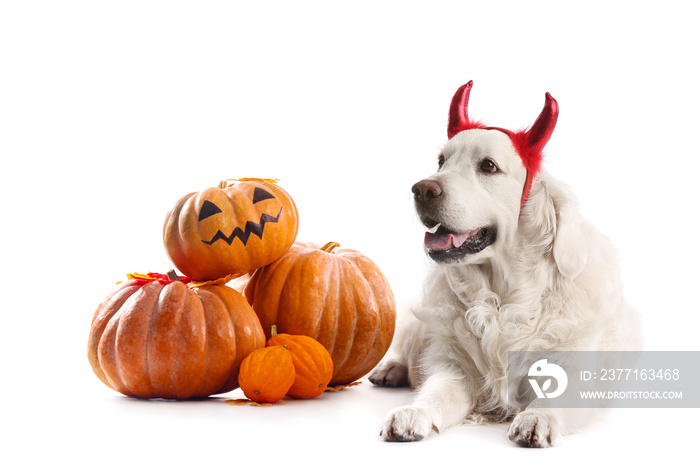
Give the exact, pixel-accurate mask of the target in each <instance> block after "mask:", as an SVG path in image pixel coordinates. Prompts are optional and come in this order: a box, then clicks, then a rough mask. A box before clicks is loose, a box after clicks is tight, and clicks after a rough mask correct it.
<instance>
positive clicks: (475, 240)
mask: <svg viewBox="0 0 700 466" xmlns="http://www.w3.org/2000/svg"><path fill="white" fill-rule="evenodd" d="M494 241H496V230H495V229H493V228H479V229H476V230H472V231H467V232H455V231H451V230H448V229H447V228H445V227H444V226H442V225H440V224H438V225H436V226H434V227H433V228H431V229H430V231H428V232H426V233H425V247H426V249H427V250H428V255H429V256H430V257H431V259H433V260H434V261H437V262H452V261H456V260H459V259H461V258H462V257H464V256H466V255H467V254H476V253H478V252H481V251H483V250H484V249H486V248H487V247H488V246H490V245H492V244H493V242H494Z"/></svg>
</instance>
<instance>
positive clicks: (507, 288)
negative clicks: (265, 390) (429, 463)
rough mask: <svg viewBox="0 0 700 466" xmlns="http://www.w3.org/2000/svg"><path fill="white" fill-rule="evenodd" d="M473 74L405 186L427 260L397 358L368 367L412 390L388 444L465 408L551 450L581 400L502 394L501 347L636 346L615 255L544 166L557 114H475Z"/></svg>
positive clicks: (571, 425)
mask: <svg viewBox="0 0 700 466" xmlns="http://www.w3.org/2000/svg"><path fill="white" fill-rule="evenodd" d="M471 84H472V83H471V82H470V83H468V84H466V85H464V86H462V87H461V88H460V89H459V90H458V91H457V93H456V94H455V97H454V98H453V101H452V106H451V108H450V118H449V126H448V136H449V137H450V140H449V142H448V143H447V144H446V146H445V147H444V149H443V150H442V153H441V154H440V156H439V162H438V165H439V169H438V171H437V173H436V174H434V175H433V176H430V177H429V178H426V179H425V180H422V181H420V182H418V183H416V184H415V185H414V186H413V193H414V196H415V203H416V210H417V212H418V214H419V216H420V219H421V221H422V222H423V223H424V224H425V226H426V227H427V228H429V231H428V233H426V237H425V248H426V251H427V254H428V255H429V256H430V258H432V259H433V262H434V265H433V267H432V270H431V272H430V274H429V276H428V280H427V283H426V289H425V294H424V297H423V300H422V303H421V305H420V306H418V307H417V308H416V309H413V314H414V315H415V318H411V320H410V322H409V323H408V324H407V325H406V326H405V327H404V328H403V330H402V331H401V332H400V333H397V340H396V345H395V349H396V350H398V352H399V354H400V358H399V359H397V360H388V361H385V362H383V363H382V364H381V365H379V366H378V367H377V368H376V369H375V370H374V371H373V372H372V373H371V374H370V377H369V379H370V381H371V382H372V383H374V384H376V385H380V386H410V387H414V388H416V396H415V400H414V402H413V404H411V405H409V406H404V407H400V408H397V409H395V410H394V411H392V412H391V413H389V415H388V416H387V417H386V418H385V420H384V422H383V426H382V430H381V435H382V437H383V438H384V439H385V440H388V441H415V440H420V439H422V438H424V437H426V436H427V435H429V434H430V433H431V431H434V432H440V431H443V430H444V429H447V428H449V427H451V426H454V425H458V424H460V423H461V422H463V421H464V420H465V419H466V418H467V417H468V416H476V417H479V416H480V417H482V418H484V419H489V420H498V421H505V420H510V419H512V423H511V425H510V428H509V430H508V436H509V438H510V439H511V440H513V441H514V442H516V443H517V444H519V445H522V446H530V447H547V446H550V445H552V442H553V441H555V440H556V437H557V436H558V435H559V434H564V433H569V432H571V431H573V430H574V429H576V428H577V427H578V424H579V422H578V421H580V420H581V419H580V418H581V417H582V416H581V414H582V411H584V410H580V409H579V410H576V409H571V410H564V409H553V410H545V409H526V410H519V409H515V408H513V407H511V406H509V404H508V388H507V379H506V370H507V363H508V352H509V351H568V350H571V351H594V350H601V351H602V350H636V349H639V348H640V346H641V333H640V325H639V317H638V315H637V313H636V312H635V311H634V310H632V309H631V308H629V307H628V305H627V303H626V302H625V299H624V297H623V295H622V285H621V280H620V275H619V271H618V267H617V265H616V257H615V252H614V250H613V248H612V246H611V244H610V242H609V241H608V239H607V238H605V237H604V236H602V235H601V234H600V233H599V232H598V231H597V230H596V229H595V228H594V227H592V226H591V225H590V224H588V223H587V222H586V221H585V220H584V219H583V218H582V217H581V215H580V214H579V211H578V208H577V203H576V200H575V198H574V197H573V195H572V194H571V192H570V191H569V189H568V188H567V187H566V186H565V185H564V184H562V183H561V182H559V181H558V180H556V179H554V178H553V177H552V176H550V175H549V174H547V173H546V172H545V171H544V170H542V169H541V167H540V163H541V157H542V149H543V148H544V145H545V144H546V143H547V141H548V140H549V137H550V135H551V133H552V131H553V129H554V126H555V124H556V120H557V116H558V105H557V103H556V101H555V100H554V99H553V98H551V96H550V95H549V94H547V95H546V102H545V108H544V110H543V111H542V113H541V114H540V116H539V117H538V119H537V121H536V122H535V124H534V125H533V126H532V127H531V128H530V130H528V131H521V132H511V131H508V130H505V129H503V128H495V127H485V126H484V125H482V124H481V123H478V122H474V121H471V120H470V119H469V117H468V114H467V103H468V99H469V92H470V90H471Z"/></svg>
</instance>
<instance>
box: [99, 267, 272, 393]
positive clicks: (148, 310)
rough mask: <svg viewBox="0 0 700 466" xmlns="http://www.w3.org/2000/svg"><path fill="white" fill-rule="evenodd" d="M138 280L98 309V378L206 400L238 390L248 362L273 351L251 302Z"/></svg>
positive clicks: (210, 290)
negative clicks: (253, 355)
mask: <svg viewBox="0 0 700 466" xmlns="http://www.w3.org/2000/svg"><path fill="white" fill-rule="evenodd" d="M132 278H133V279H131V280H128V281H126V282H123V283H121V284H119V285H117V286H116V287H115V289H114V290H113V291H112V292H111V293H109V294H108V295H107V297H106V298H105V299H104V300H103V302H102V303H101V304H100V305H99V306H98V308H97V310H96V311H95V315H94V317H93V320H92V325H91V327H90V335H89V338H88V360H89V362H90V365H91V366H92V369H93V370H94V372H95V374H96V375H97V377H98V378H99V379H100V380H101V381H102V382H104V383H105V385H107V386H108V387H110V388H113V389H114V390H117V391H118V392H120V393H122V394H124V395H127V396H132V397H138V398H169V399H187V398H204V397H207V396H209V395H213V394H215V393H225V392H228V391H230V390H233V389H234V388H236V387H237V386H238V370H239V367H240V364H241V361H242V360H243V358H245V357H246V356H247V355H248V354H249V353H250V352H252V351H254V350H255V349H257V348H262V347H264V346H265V334H264V333H263V330H262V327H260V321H259V320H258V318H257V316H256V315H255V312H253V309H251V307H250V305H249V304H248V302H247V301H246V300H245V298H244V297H243V296H242V295H241V294H240V293H238V292H236V291H235V290H233V289H232V288H229V287H227V286H224V285H206V286H201V287H198V288H195V289H191V288H189V287H187V286H186V285H185V283H183V282H182V281H179V280H174V281H173V280H170V279H168V278H165V277H164V276H163V275H158V274H149V275H137V276H134V277H132Z"/></svg>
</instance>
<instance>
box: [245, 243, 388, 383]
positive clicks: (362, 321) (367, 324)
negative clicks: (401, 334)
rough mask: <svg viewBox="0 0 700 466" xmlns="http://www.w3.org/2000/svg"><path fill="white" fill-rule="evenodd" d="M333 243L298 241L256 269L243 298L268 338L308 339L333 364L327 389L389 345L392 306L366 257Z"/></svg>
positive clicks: (353, 376) (349, 378) (351, 377)
mask: <svg viewBox="0 0 700 466" xmlns="http://www.w3.org/2000/svg"><path fill="white" fill-rule="evenodd" d="M337 246H338V244H337V243H329V244H327V245H326V246H324V247H323V248H319V247H318V246H317V245H315V244H304V243H297V244H295V245H294V246H292V247H291V248H290V249H289V251H287V252H286V253H285V254H284V255H283V256H282V257H281V258H279V259H278V260H277V261H275V262H273V263H272V264H270V265H268V266H265V267H262V268H260V269H258V270H256V271H255V273H253V274H252V276H251V277H250V280H249V281H248V282H247V284H246V286H245V289H244V294H245V296H246V298H247V299H248V301H249V302H250V303H251V305H252V306H253V309H254V310H255V312H256V313H257V314H258V317H259V318H260V323H261V324H262V326H263V329H264V330H265V332H266V336H267V337H268V338H269V337H270V333H269V332H270V329H271V327H272V325H276V326H277V329H278V330H279V332H280V333H288V334H292V335H307V336H309V337H311V338H313V339H315V340H317V341H318V342H319V343H321V344H322V345H323V346H325V347H326V349H327V350H328V352H329V353H330V355H331V358H332V360H333V377H332V378H331V381H330V383H329V385H331V386H333V385H341V384H348V383H351V382H353V381H355V380H357V379H359V378H360V377H362V376H363V375H365V374H367V373H368V372H369V371H370V370H371V369H372V368H373V367H374V366H375V365H376V364H377V363H378V362H379V361H380V360H381V359H382V357H383V356H384V354H385V353H386V351H387V350H388V349H389V346H390V345H391V340H392V338H393V335H394V327H395V323H396V305H395V303H394V295H393V294H392V292H391V289H390V287H389V284H388V283H387V280H386V278H385V277H384V275H382V273H381V272H380V270H379V268H378V267H377V266H376V265H375V264H374V263H373V262H372V261H371V260H369V259H368V258H367V257H365V256H363V255H362V254H360V253H359V252H357V251H353V250H351V249H339V248H337V249H336V247H337Z"/></svg>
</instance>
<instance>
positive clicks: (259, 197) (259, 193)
mask: <svg viewBox="0 0 700 466" xmlns="http://www.w3.org/2000/svg"><path fill="white" fill-rule="evenodd" d="M274 198H275V196H273V195H272V194H270V193H268V192H267V191H265V190H264V189H262V188H255V191H253V204H255V203H258V202H261V201H264V200H266V199H274Z"/></svg>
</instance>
